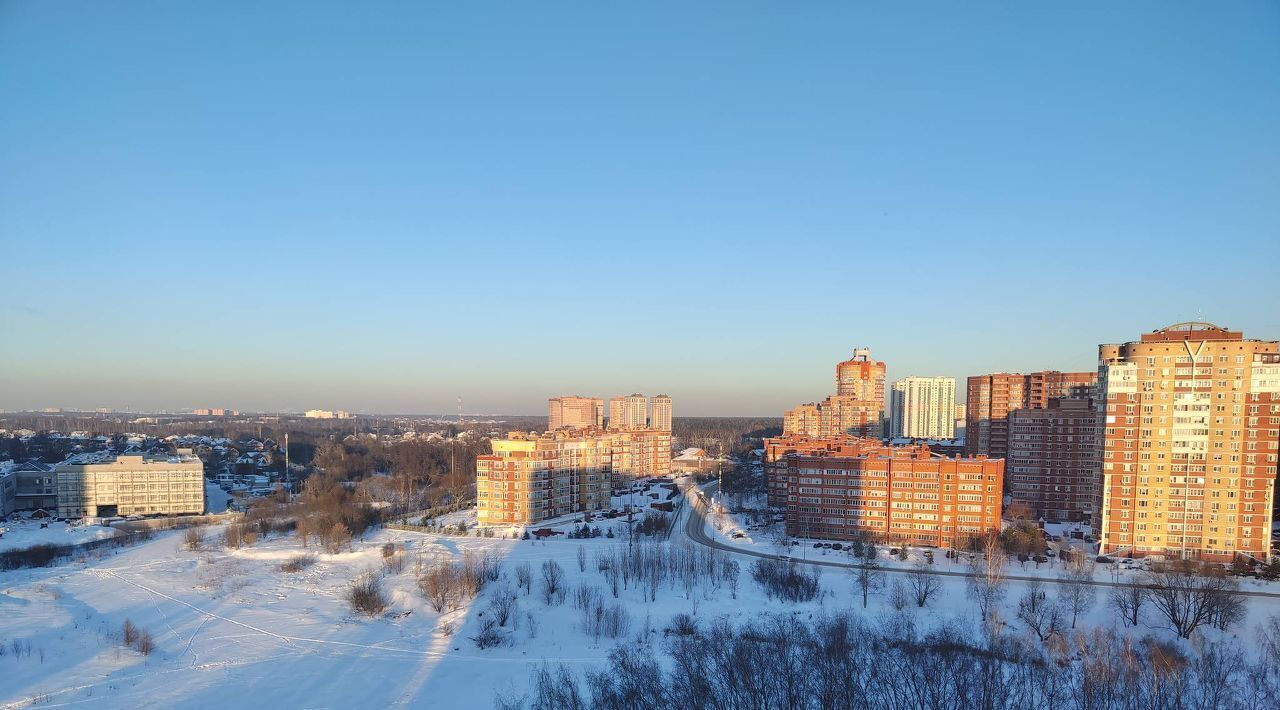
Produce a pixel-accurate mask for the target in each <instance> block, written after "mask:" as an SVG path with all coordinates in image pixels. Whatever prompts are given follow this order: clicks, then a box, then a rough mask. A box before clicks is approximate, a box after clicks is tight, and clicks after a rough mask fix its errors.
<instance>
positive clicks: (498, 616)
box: [489, 584, 519, 626]
mask: <svg viewBox="0 0 1280 710" xmlns="http://www.w3.org/2000/svg"><path fill="white" fill-rule="evenodd" d="M489 613H491V614H492V615H493V619H494V620H495V621H497V622H498V626H506V625H507V622H508V621H511V620H512V617H513V616H514V615H516V614H518V613H519V607H518V603H517V602H516V592H515V590H514V589H512V588H511V587H510V585H507V584H504V585H502V586H501V587H499V588H498V589H497V590H495V591H494V593H493V597H491V598H490V599H489Z"/></svg>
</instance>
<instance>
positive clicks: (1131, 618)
mask: <svg viewBox="0 0 1280 710" xmlns="http://www.w3.org/2000/svg"><path fill="white" fill-rule="evenodd" d="M1146 602H1147V588H1146V587H1144V586H1142V585H1140V584H1126V585H1117V586H1114V587H1112V588H1111V591H1109V592H1107V606H1109V607H1111V609H1112V610H1114V611H1115V612H1116V614H1118V615H1119V616H1120V618H1121V619H1122V620H1124V623H1125V625H1126V626H1137V625H1138V622H1139V621H1141V620H1142V605H1143V604H1145V603H1146Z"/></svg>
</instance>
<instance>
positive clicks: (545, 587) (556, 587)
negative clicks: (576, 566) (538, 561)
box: [541, 560, 565, 606]
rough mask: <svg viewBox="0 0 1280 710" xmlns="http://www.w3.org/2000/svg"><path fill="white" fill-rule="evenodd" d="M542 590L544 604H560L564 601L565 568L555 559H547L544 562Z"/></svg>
mask: <svg viewBox="0 0 1280 710" xmlns="http://www.w3.org/2000/svg"><path fill="white" fill-rule="evenodd" d="M541 590H542V603H543V604H546V605H547V606H551V605H557V606H558V605H560V604H561V603H563V602H564V596H565V581H564V568H563V567H561V566H560V563H558V562H556V561H555V560H546V561H545V562H543V563H542V586H541Z"/></svg>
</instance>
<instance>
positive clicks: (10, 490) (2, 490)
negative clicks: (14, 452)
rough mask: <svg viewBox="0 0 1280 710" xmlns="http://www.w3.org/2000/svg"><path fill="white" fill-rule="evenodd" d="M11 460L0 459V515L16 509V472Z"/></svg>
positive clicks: (2, 515)
mask: <svg viewBox="0 0 1280 710" xmlns="http://www.w3.org/2000/svg"><path fill="white" fill-rule="evenodd" d="M16 467H17V466H16V465H15V464H14V463H13V462H12V461H0V517H4V516H6V515H8V514H9V513H12V512H13V511H15V510H17V509H18V474H16V473H14V470H13V469H15V468H16Z"/></svg>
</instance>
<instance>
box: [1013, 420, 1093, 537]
mask: <svg viewBox="0 0 1280 710" xmlns="http://www.w3.org/2000/svg"><path fill="white" fill-rule="evenodd" d="M1008 426H1009V432H1010V434H1009V453H1008V459H1007V460H1006V461H1005V475H1006V476H1007V478H1008V480H1007V482H1006V484H1005V493H1006V494H1007V495H1008V496H1009V498H1010V499H1011V500H1012V501H1013V502H1015V503H1023V504H1025V505H1026V506H1027V508H1028V509H1029V512H1030V514H1031V518H1032V519H1033V520H1034V519H1040V518H1043V519H1045V520H1047V521H1049V522H1054V523H1061V522H1085V523H1089V524H1095V523H1096V522H1097V514H1098V509H1099V508H1100V507H1101V503H1102V476H1101V466H1100V460H1099V455H1100V454H1099V451H1100V449H1099V435H1100V434H1101V426H1100V424H1099V420H1098V413H1097V410H1096V408H1095V406H1094V402H1093V400H1091V399H1089V398H1088V397H1079V398H1076V397H1060V398H1056V399H1050V400H1049V401H1048V406H1047V407H1043V408H1041V407H1025V408H1022V409H1015V410H1013V411H1011V412H1009V415H1008Z"/></svg>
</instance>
